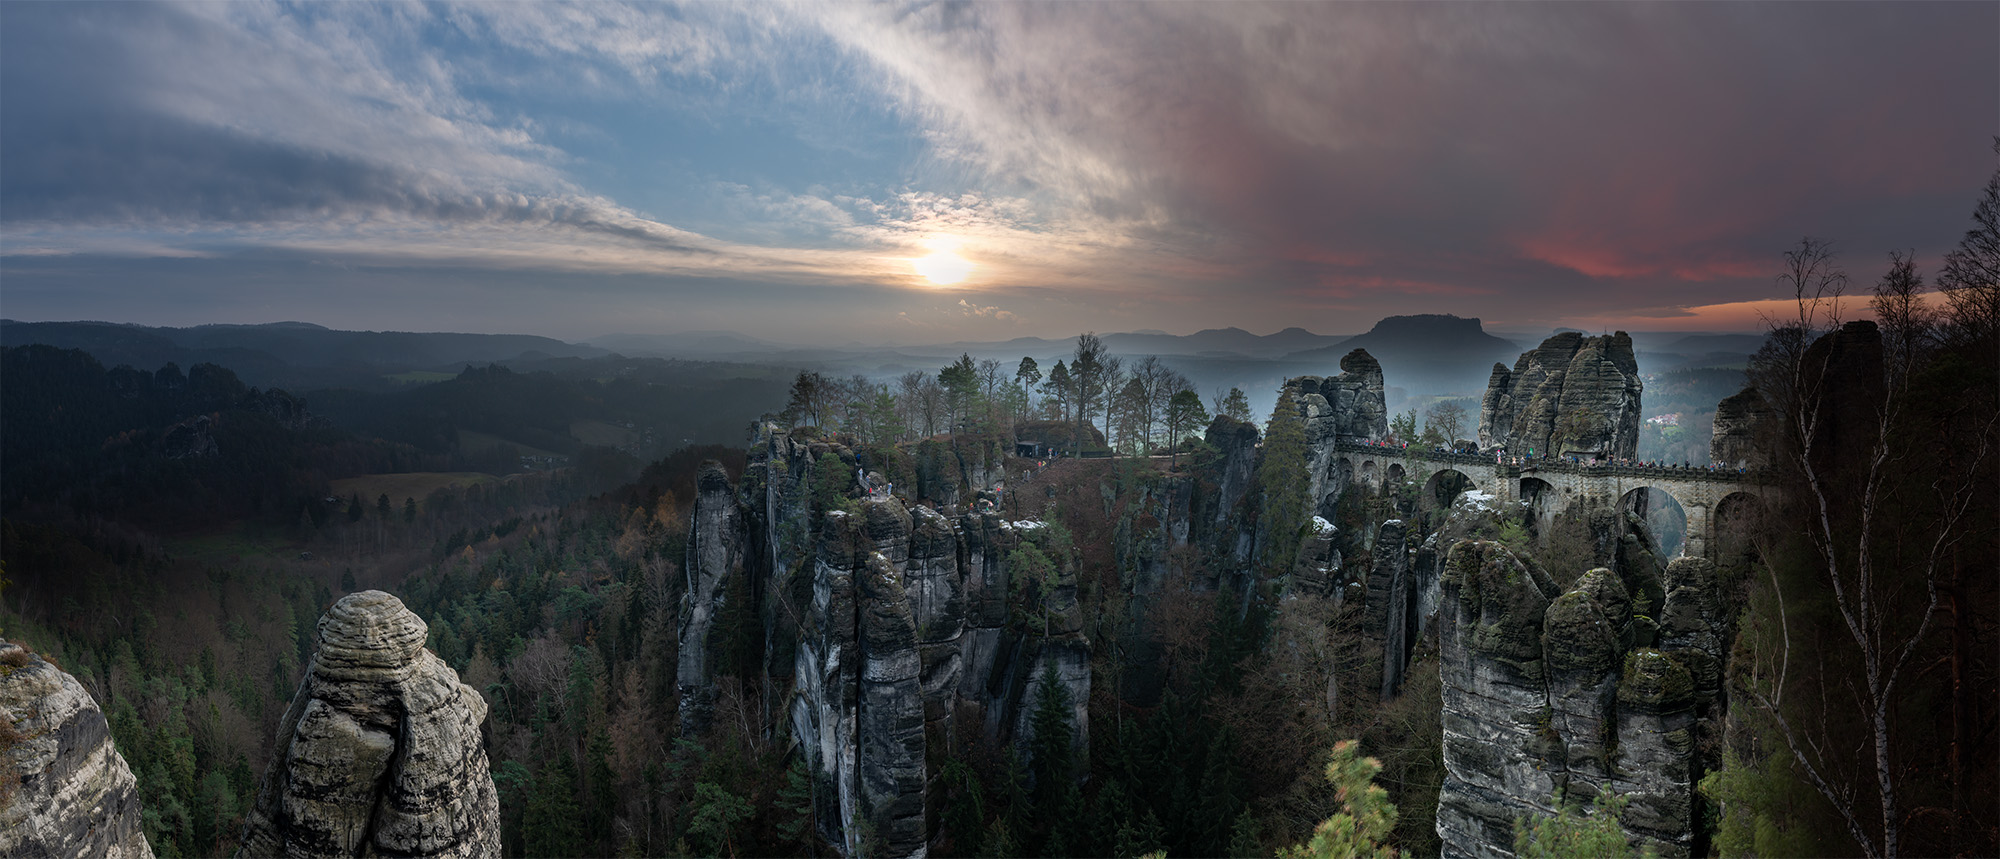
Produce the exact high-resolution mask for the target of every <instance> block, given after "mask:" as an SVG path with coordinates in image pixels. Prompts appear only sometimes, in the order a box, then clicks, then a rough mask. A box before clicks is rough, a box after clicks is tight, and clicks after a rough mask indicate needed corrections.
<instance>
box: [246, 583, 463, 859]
mask: <svg viewBox="0 0 2000 859" xmlns="http://www.w3.org/2000/svg"><path fill="white" fill-rule="evenodd" d="M428 634H429V629H428V627H426V626H425V624H424V622H423V620H422V619H421V618H419V617H417V616H416V614H415V613H413V612H411V611H410V610H409V609H407V608H405V607H404V606H403V603H402V601H401V600H398V599H396V598H395V597H393V596H390V595H389V594H386V593H383V592H381V591H362V592H360V593H356V594H349V595H348V596H346V597H345V598H343V599H341V600H340V601H339V602H337V603H334V605H333V607H332V608H330V609H328V610H327V612H326V615H325V616H323V617H321V618H320V621H319V638H320V647H319V649H318V651H316V652H315V653H314V654H313V658H312V662H311V663H310V664H309V665H308V666H307V669H306V676H305V679H304V680H303V681H301V682H300V683H299V691H298V694H297V695H295V696H293V698H292V705H291V708H290V709H289V710H287V711H286V713H285V717H284V720H283V721H282V722H281V723H280V724H279V727H278V749H277V753H276V754H275V755H273V756H272V759H271V766H270V769H269V770H268V771H266V772H265V773H264V781H263V785H262V787H260V788H259V790H258V795H257V803H256V806H255V807H254V808H253V809H252V810H251V812H250V814H249V816H248V817H247V818H246V819H245V820H244V824H243V846H242V849H241V850H239V851H238V853H237V855H239V856H281V855H282V856H329V857H332V856H364V855H386V856H438V857H475V856H494V855H498V854H499V852H500V803H499V795H498V794H497V793H496V792H495V790H494V787H493V777H492V774H491V772H490V770H489V769H488V763H487V760H486V749H485V747H484V745H483V742H482V739H481V735H480V726H481V725H482V724H483V723H484V722H485V721H486V701H485V699H483V698H481V697H480V696H479V693H478V692H475V691H473V689H472V687H470V686H466V685H464V684H462V683H460V682H458V673H457V672H455V671H453V670H451V667H450V666H448V665H446V664H445V663H444V661H443V660H441V659H439V658H438V657H437V655H436V654H433V653H431V652H430V651H428V650H425V649H424V640H425V637H426V636H427V635H428Z"/></svg>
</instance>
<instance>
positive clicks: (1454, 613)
mask: <svg viewBox="0 0 2000 859" xmlns="http://www.w3.org/2000/svg"><path fill="white" fill-rule="evenodd" d="M1445 567H1446V569H1445V574H1444V580H1443V590H1444V599H1443V605H1442V606H1441V607H1440V609H1439V614H1440V616H1439V621H1438V622H1439V645H1440V649H1441V651H1442V659H1443V661H1442V664H1441V674H1442V681H1443V695H1444V713H1443V719H1442V720H1443V726H1444V763H1445V770H1446V773H1445V780H1444V786H1443V789H1442V790H1441V791H1440V793H1439V798H1438V824H1437V825H1438V834H1439V836H1440V837H1441V838H1442V839H1443V841H1444V855H1446V856H1477V857H1507V856H1512V855H1513V849H1512V848H1513V833H1512V825H1513V821H1514V819H1515V818H1518V817H1523V816H1528V815H1542V816H1548V815H1553V814H1554V813H1555V808H1554V801H1555V797H1556V795H1557V794H1558V793H1559V792H1563V791H1567V793H1568V796H1569V799H1570V800H1571V801H1572V802H1577V803H1580V804H1583V805H1588V803H1589V800H1590V798H1591V797H1593V796H1595V795H1596V793H1597V792H1598V791H1599V790H1602V789H1608V790H1610V791H1612V792H1613V793H1615V794H1617V795H1619V796H1622V797H1625V798H1626V799H1627V800H1628V801H1629V802H1628V805H1627V806H1626V808H1625V810H1624V812H1623V813H1622V814H1620V816H1619V823H1620V825H1621V826H1622V827H1623V828H1624V830H1625V833H1626V835H1627V836H1628V837H1629V838H1631V839H1632V840H1633V842H1634V844H1635V845H1644V846H1648V847H1651V848H1652V849H1654V850H1656V851H1658V852H1659V853H1660V854H1661V855H1663V856H1685V855H1688V854H1689V853H1690V852H1691V850H1692V849H1693V848H1694V847H1695V846H1696V845H1695V832H1696V829H1697V827H1698V825H1699V820H1698V818H1697V814H1698V812H1697V809H1698V808H1699V806H1700V803H1699V801H1698V800H1697V797H1696V796H1695V794H1694V783H1695V782H1696V781H1697V780H1698V778H1697V776H1698V773H1697V762H1696V759H1695V753H1694V738H1693V734H1694V723H1695V719H1696V717H1697V715H1698V712H1699V710H1700V709H1701V708H1702V707H1703V706H1704V705H1705V704H1706V703H1709V702H1712V701H1713V700H1714V697H1715V695H1716V694H1717V691H1718V684H1719V678H1720V673H1719V666H1720V662H1719V661H1718V660H1719V659H1720V654H1721V650H1722V641H1723V638H1724V637H1725V635H1726V630H1724V629H1723V628H1722V626H1721V624H1722V618H1721V615H1722V608H1721V606H1720V604H1719V599H1718V598H1717V596H1716V591H1715V588H1714V582H1713V579H1714V569H1713V565H1711V564H1710V563H1709V562H1708V561H1706V560H1702V559H1697V558H1679V559H1676V560H1675V561H1674V562H1673V563H1672V564H1670V565H1669V566H1668V568H1667V572H1666V574H1665V576H1664V578H1665V580H1666V582H1667V585H1666V587H1667V589H1668V594H1667V597H1666V600H1665V611H1664V612H1662V620H1661V621H1660V622H1659V623H1657V624H1655V623H1654V621H1653V620H1652V619H1651V618H1650V617H1648V616H1646V615H1645V614H1644V613H1643V612H1642V611H1641V609H1642V608H1643V606H1641V605H1640V604H1639V602H1638V601H1636V600H1635V597H1634V592H1633V589H1634V585H1635V584H1636V585H1637V586H1638V588H1639V590H1640V591H1644V590H1646V589H1650V588H1653V587H1657V585H1655V584H1651V583H1647V582H1644V581H1637V580H1634V577H1633V576H1632V575H1621V574H1620V573H1618V572H1615V571H1613V570H1611V569H1609V568H1598V569H1594V570H1591V571H1589V572H1587V573H1585V574H1584V575H1583V576H1582V577H1580V578H1579V579H1578V580H1577V581H1576V583H1575V584H1574V585H1573V586H1572V587H1570V588H1569V589H1568V590H1566V591H1565V590H1562V589H1561V588H1558V587H1557V586H1556V585H1555V583H1554V581H1553V580H1551V579H1550V578H1549V577H1548V576H1547V575H1546V574H1544V573H1543V572H1542V571H1541V570H1539V569H1538V568H1537V567H1535V565H1534V564H1533V562H1532V561H1524V560H1523V559H1521V558H1517V557H1515V556H1514V555H1513V554H1512V553H1510V552H1508V551H1507V550H1506V549H1505V548H1504V547H1502V546H1500V545H1499V544H1497V543H1491V542H1484V541H1470V540H1467V541H1461V542H1459V543H1458V544H1456V545H1454V546H1453V547H1452V549H1451V551H1450V553H1449V555H1448V557H1447V560H1446V563H1445ZM1655 634H1657V636H1658V637H1659V640H1658V641H1657V642H1655V641H1652V640H1650V638H1651V637H1652V636H1654V635H1655Z"/></svg>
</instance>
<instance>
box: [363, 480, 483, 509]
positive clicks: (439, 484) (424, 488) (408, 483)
mask: <svg viewBox="0 0 2000 859" xmlns="http://www.w3.org/2000/svg"><path fill="white" fill-rule="evenodd" d="M496 479H498V478H495V477H494V476H493V475H491V474H486V473H483V472H478V471H410V472H404V473H402V474H364V475H361V476H360V477H343V478H341V479H339V480H336V481H333V494H335V495H338V496H340V497H342V498H347V497H350V496H352V495H356V494H359V495H360V496H361V502H362V503H363V504H370V505H372V504H374V503H375V500H376V499H377V498H380V497H382V496H383V495H388V496H389V504H390V505H391V506H393V507H394V508H395V509H396V512H398V513H400V512H402V510H403V499H405V498H415V499H417V503H418V504H419V505H421V504H423V503H424V496H427V495H429V494H431V493H432V492H435V491H437V490H439V489H444V488H446V487H450V486H468V485H471V484H474V483H490V482H492V481H494V480H496Z"/></svg>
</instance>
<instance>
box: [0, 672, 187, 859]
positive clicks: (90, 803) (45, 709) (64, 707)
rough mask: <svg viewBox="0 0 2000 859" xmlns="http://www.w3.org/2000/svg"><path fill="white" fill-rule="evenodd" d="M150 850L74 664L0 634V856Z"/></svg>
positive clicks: (134, 786)
mask: <svg viewBox="0 0 2000 859" xmlns="http://www.w3.org/2000/svg"><path fill="white" fill-rule="evenodd" d="M152 855H153V848H152V846H151V845H149V844H147V843H146V835H145V832H144V831H143V830H142V829H141V827H140V820H139V791H138V783H137V782H136V781H135V780H134V779H133V778H132V770H131V768H130V767H128V766H126V764H125V759H124V758H123V757H121V756H120V755H119V754H118V750H117V749H115V748H113V747H112V745H111V726H110V724H109V723H107V722H106V721H105V719H104V711H102V710H100V709H98V707H97V702H96V701H95V700H93V699H92V698H91V697H90V693H89V692H87V691H85V690H84V688H83V685H82V684H80V683H78V682H77V680H76V678H75V677H71V676H70V675H69V673H68V672H65V671H63V670H62V669H59V668H57V667H55V666H54V665H51V664H49V663H48V662H47V661H46V660H44V659H42V658H41V657H40V656H37V655H35V654H32V653H29V652H28V651H27V650H26V649H24V648H22V647H21V646H20V645H17V644H12V643H9V642H7V641H0V856H101V857H107V859H133V857H147V859H151V857H152Z"/></svg>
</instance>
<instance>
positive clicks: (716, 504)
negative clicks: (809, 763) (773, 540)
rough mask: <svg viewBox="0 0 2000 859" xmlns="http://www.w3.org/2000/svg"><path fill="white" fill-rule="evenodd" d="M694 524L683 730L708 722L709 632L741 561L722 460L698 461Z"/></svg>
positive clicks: (681, 681)
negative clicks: (699, 465)
mask: <svg viewBox="0 0 2000 859" xmlns="http://www.w3.org/2000/svg"><path fill="white" fill-rule="evenodd" d="M695 492H696V494H695V502H694V524H693V526H692V527H690V528H689V529H688V544H687V563H686V564H685V565H684V570H685V572H686V575H687V592H686V593H685V594H684V595H683V596H682V597H681V631H680V632H681V635H680V660H679V662H678V664H677V665H676V670H675V681H674V685H675V687H676V688H677V689H678V691H679V692H680V699H681V702H680V703H681V706H680V715H681V731H682V732H683V733H695V732H699V731H700V730H702V729H703V728H705V727H707V726H708V720H709V718H710V717H711V716H712V715H713V711H714V707H715V698H714V696H715V683H714V674H713V671H712V667H713V666H712V664H711V663H712V662H713V661H714V657H713V655H712V654H711V653H710V649H709V646H708V636H709V633H710V632H712V631H713V630H714V627H715V619H716V618H717V617H718V616H720V615H721V613H722V609H723V604H724V603H725V602H727V601H728V598H729V580H730V577H731V576H732V575H736V574H739V573H740V572H741V570H742V567H743V548H744V539H743V533H742V529H743V523H742V517H741V516H740V515H739V513H738V511H737V506H736V490H735V488H734V487H731V486H730V485H729V473H728V472H726V471H724V470H723V468H722V464H721V463H719V462H715V461H714V460H710V461H708V462H704V463H702V466H701V473H700V475H699V476H698V477H697V478H696V483H695Z"/></svg>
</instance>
